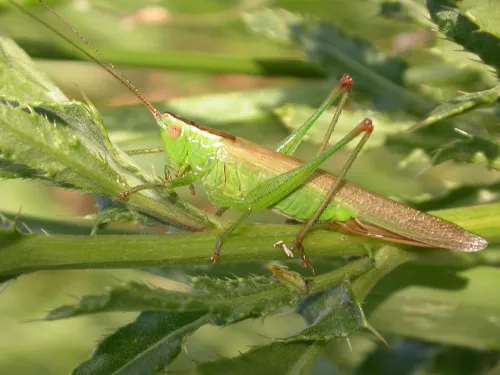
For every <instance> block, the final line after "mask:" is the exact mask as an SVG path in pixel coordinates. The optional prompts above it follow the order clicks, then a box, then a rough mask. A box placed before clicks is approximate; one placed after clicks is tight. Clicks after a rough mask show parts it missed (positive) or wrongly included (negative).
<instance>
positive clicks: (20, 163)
mask: <svg viewBox="0 0 500 375" xmlns="http://www.w3.org/2000/svg"><path fill="white" fill-rule="evenodd" d="M0 48H3V49H4V52H3V53H2V54H0V82H11V81H12V80H15V82H17V83H18V84H19V85H18V86H16V85H14V84H10V85H6V86H5V87H4V88H3V89H2V91H1V92H0V167H1V168H2V172H1V173H0V176H2V177H9V178H38V179H42V180H44V181H49V182H51V183H53V184H56V185H59V186H62V187H65V188H72V189H79V190H83V191H89V192H93V193H95V194H100V195H106V196H109V197H116V195H117V194H118V193H120V192H122V191H125V190H128V189H129V187H130V186H135V185H140V184H143V183H145V182H154V181H156V178H154V177H153V176H150V175H149V174H147V173H144V172H142V171H141V170H140V169H139V168H138V167H137V166H136V165H135V164H134V163H133V162H132V160H131V159H130V158H129V157H128V156H127V155H125V154H124V153H123V152H121V151H120V150H118V149H116V148H115V147H114V146H113V144H112V143H111V142H110V140H109V139H108V136H107V133H106V131H105V129H104V126H103V124H102V121H101V119H100V116H99V114H98V112H97V110H96V109H95V108H94V107H93V106H92V105H90V104H89V105H84V104H83V103H80V102H75V101H67V100H66V99H65V98H64V97H60V96H58V95H55V94H54V91H53V90H54V87H53V85H52V84H50V83H48V81H47V79H46V78H45V76H44V75H42V74H38V73H36V71H34V70H32V69H33V65H32V62H31V60H29V59H28V58H27V56H26V55H24V54H23V53H20V52H19V51H18V50H17V49H15V48H14V47H13V45H12V42H11V41H9V39H5V38H1V39H0ZM11 50H15V51H16V53H18V52H19V53H18V54H17V55H16V59H15V61H14V59H13V58H12V57H11V55H9V53H11ZM23 63H24V65H23ZM28 68H29V69H28ZM12 82H13V81H12ZM57 92H58V91H57ZM28 94H29V95H28ZM2 95H3V96H2ZM6 95H7V96H6ZM54 96H55V97H54ZM47 97H49V98H50V99H55V100H44V101H41V100H43V99H46V98H47ZM52 97H54V98H52ZM25 98H29V101H26V100H25ZM128 203H129V205H130V206H131V207H134V208H135V209H139V210H141V211H144V212H147V213H148V214H151V215H153V216H155V217H157V218H158V219H160V220H163V221H166V222H170V223H175V224H177V225H179V226H182V227H186V228H191V229H198V230H199V229H201V228H204V227H205V225H206V224H208V223H207V216H206V214H204V213H202V212H201V211H200V210H196V209H195V208H194V207H191V206H189V205H187V204H185V203H182V202H180V201H178V200H176V199H175V197H174V196H172V195H169V194H168V193H167V192H165V191H164V192H163V193H161V194H160V193H154V192H151V191H149V192H148V193H146V194H136V195H135V196H133V197H131V198H130V200H129V201H128Z"/></svg>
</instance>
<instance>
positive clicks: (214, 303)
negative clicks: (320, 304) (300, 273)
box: [45, 276, 301, 323]
mask: <svg viewBox="0 0 500 375" xmlns="http://www.w3.org/2000/svg"><path fill="white" fill-rule="evenodd" d="M192 281H193V286H192V289H191V290H189V291H188V292H178V291H171V290H166V289H161V288H155V287H151V286H148V285H145V284H141V283H136V282H132V283H129V284H127V285H124V286H119V287H113V288H111V289H110V291H109V292H108V293H107V294H105V295H99V296H86V297H83V298H81V299H80V301H79V303H78V304H76V305H72V306H61V307H58V308H56V309H54V310H52V311H51V312H50V313H49V314H48V315H47V316H46V317H45V319H47V320H57V319H64V318H69V317H75V316H80V315H88V314H95V313H102V312H112V311H168V312H196V311H209V312H210V313H211V314H212V315H214V316H216V317H218V318H219V319H222V320H223V321H224V322H226V323H229V322H234V321H237V320H241V319H246V318H248V317H257V316H262V315H267V314H269V313H270V312H272V311H275V310H277V309H280V308H282V307H284V306H290V305H294V304H295V303H297V302H298V301H299V300H300V297H301V295H300V294H299V293H297V292H295V291H291V290H290V289H288V288H287V287H285V286H284V285H282V284H280V283H279V282H277V281H276V279H274V278H271V277H263V276H253V277H249V278H233V279H226V280H221V279H215V278H208V277H193V278H192Z"/></svg>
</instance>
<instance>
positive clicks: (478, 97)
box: [411, 86, 500, 130]
mask: <svg viewBox="0 0 500 375" xmlns="http://www.w3.org/2000/svg"><path fill="white" fill-rule="evenodd" d="M499 97H500V86H496V87H493V88H492V89H489V90H485V91H478V92H473V93H467V94H464V95H460V96H457V97H455V98H453V99H450V100H447V101H446V102H444V103H441V104H440V105H438V106H437V107H436V108H435V109H434V110H433V111H432V112H431V113H429V115H428V116H427V118H426V119H425V120H422V121H420V122H418V123H417V124H415V125H414V126H412V128H411V130H415V129H418V128H422V127H424V126H428V125H431V124H434V123H436V122H438V121H441V120H444V119H446V118H451V117H454V116H457V115H459V114H461V113H465V112H467V111H470V110H472V109H474V108H477V107H478V106H480V105H484V104H491V103H495V102H496V101H497V100H498V98H499Z"/></svg>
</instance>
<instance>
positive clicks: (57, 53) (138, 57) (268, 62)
mask: <svg viewBox="0 0 500 375" xmlns="http://www.w3.org/2000/svg"><path fill="white" fill-rule="evenodd" d="M16 42H17V43H18V44H19V45H20V46H21V47H22V48H23V49H24V50H25V51H26V52H27V53H28V54H29V55H30V56H31V57H33V58H41V59H49V60H79V61H82V60H83V61H89V59H88V58H86V57H85V56H84V55H82V54H81V53H79V52H78V51H76V50H74V49H72V48H70V47H68V46H66V45H64V46H63V45H62V44H60V43H55V42H47V41H34V40H29V39H16ZM98 49H99V51H101V52H102V54H103V55H104V56H106V57H107V58H108V59H109V60H110V61H113V64H115V65H117V66H131V67H136V68H152V69H169V70H188V71H191V70H192V71H196V72H205V73H224V74H249V75H257V76H268V77H297V78H322V77H325V76H326V74H325V73H324V71H323V70H321V68H319V67H318V66H316V65H314V64H312V63H309V62H307V61H303V60H292V59H280V58H257V57H253V58H252V57H236V56H234V55H220V54H208V53H196V52H181V51H139V52H137V51H135V52H134V51H126V50H123V49H114V48H112V47H109V46H98Z"/></svg>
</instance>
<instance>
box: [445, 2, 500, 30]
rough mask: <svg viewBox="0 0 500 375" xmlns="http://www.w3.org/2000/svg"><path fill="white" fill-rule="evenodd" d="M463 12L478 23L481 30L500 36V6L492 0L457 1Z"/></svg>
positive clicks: (456, 4) (456, 3)
mask: <svg viewBox="0 0 500 375" xmlns="http://www.w3.org/2000/svg"><path fill="white" fill-rule="evenodd" d="M455 6H457V7H458V8H459V9H460V10H461V11H462V14H463V15H464V16H465V17H467V18H468V19H469V20H471V21H472V22H474V23H475V24H477V26H478V27H479V30H481V31H484V32H487V33H490V34H492V35H494V36H496V37H497V38H498V37H500V6H499V4H498V2H497V1H491V0H461V1H455Z"/></svg>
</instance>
